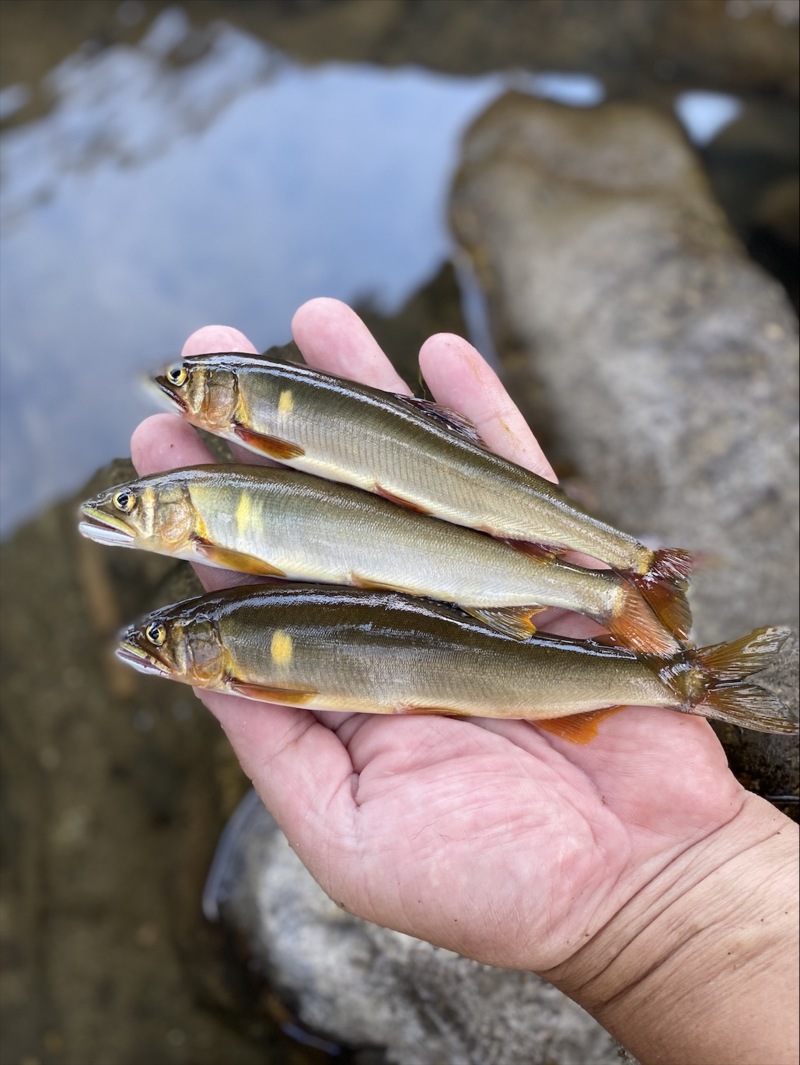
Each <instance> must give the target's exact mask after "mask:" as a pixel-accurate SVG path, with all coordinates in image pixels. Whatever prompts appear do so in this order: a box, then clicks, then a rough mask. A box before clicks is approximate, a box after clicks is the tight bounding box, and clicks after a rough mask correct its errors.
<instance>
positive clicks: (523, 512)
mask: <svg viewBox="0 0 800 1065" xmlns="http://www.w3.org/2000/svg"><path fill="white" fill-rule="evenodd" d="M153 381H154V384H155V386H156V387H157V388H158V389H159V390H160V392H161V393H163V394H164V395H166V396H167V397H168V398H169V400H170V402H171V403H172V404H173V405H174V407H176V408H177V410H178V411H179V412H180V413H181V414H182V415H183V416H184V418H186V419H187V420H188V421H189V422H190V423H191V424H193V425H196V426H198V427H200V428H202V429H205V430H207V431H209V432H211V433H213V434H216V435H218V436H221V437H223V438H225V439H227V440H230V441H233V442H235V443H237V444H241V445H243V446H244V447H245V448H248V449H249V450H251V451H253V452H255V453H256V454H259V455H261V456H262V457H265V458H268V459H270V460H275V461H277V462H279V463H281V464H283V465H287V466H290V467H293V468H295V469H298V470H301V471H304V472H306V473H312V474H316V475H317V476H320V477H324V478H328V479H330V480H333V481H341V482H344V483H346V484H350V485H354V486H355V487H357V488H361V489H363V490H365V491H367V492H373V493H376V494H377V495H379V496H383V497H384V498H386V499H388V500H390V501H391V502H393V503H395V504H398V505H400V506H402V507H406V508H409V509H411V510H416V511H419V512H422V513H425V514H429V515H432V516H433V517H436V518H439V519H441V520H444V521H447V522H450V523H452V524H455V525H463V526H466V527H468V528H472V529H476V530H478V531H480V532H485V533H488V534H489V535H491V536H493V537H496V538H498V539H502V540H507V541H509V542H510V543H512V544H513V545H514V546H515V547H516V548H517V549H518V550H522V551H528V552H531V553H545V554H546V553H548V552H549V553H553V552H556V553H564V552H568V551H578V552H582V553H583V554H585V555H588V556H591V557H592V558H594V559H597V560H599V561H600V562H603V563H605V564H606V565H608V566H609V567H611V568H612V569H614V570H615V571H616V572H617V573H619V574H620V575H622V576H623V577H624V578H625V579H626V580H628V581H629V582H630V583H632V584H633V585H635V586H636V587H637V588H638V589H639V591H640V593H641V594H642V595H643V596H644V598H645V599H646V600H647V602H648V603H649V604H650V606H651V608H652V609H653V610H654V612H655V613H656V614H657V616H658V617H659V619H660V620H661V622H662V624H663V625H664V626H665V627H666V628H668V629H669V630H670V632H672V633H673V634H674V635H675V636H676V638H677V639H678V640H679V641H680V642H681V643H686V642H687V641H688V640H689V634H690V630H691V610H690V607H689V602H688V598H687V596H686V594H685V592H686V587H687V584H688V578H689V576H690V574H691V571H692V567H693V565H694V556H693V555H692V553H691V552H689V551H685V550H680V549H673V548H662V549H659V550H652V549H651V548H649V547H647V546H646V545H644V544H642V543H640V542H639V541H638V540H637V539H636V538H635V537H633V536H630V535H628V534H627V533H624V532H620V531H619V530H618V529H615V528H613V527H612V526H610V525H607V524H605V523H604V522H602V521H600V520H598V519H597V518H594V517H592V516H590V515H589V514H587V513H586V512H585V511H583V510H582V509H580V508H579V507H577V506H576V505H575V504H574V503H573V502H572V501H570V499H569V498H568V497H567V496H566V495H565V494H564V493H563V492H562V491H561V489H560V488H558V487H557V486H556V485H555V484H553V483H552V482H550V481H548V480H546V479H545V478H543V477H539V476H537V475H536V474H535V473H532V472H531V471H530V470H526V469H524V468H523V467H521V466H518V465H516V464H515V463H513V462H511V461H509V460H508V459H505V458H502V457H501V456H500V455H497V454H495V453H494V452H492V451H490V450H489V449H488V448H486V447H485V446H484V445H483V443H482V441H481V440H480V437H479V436H478V433H477V431H476V429H475V427H474V426H472V425H471V424H470V423H469V422H467V421H466V420H465V419H463V418H462V417H461V416H460V415H459V414H456V413H455V412H454V411H451V410H448V409H447V408H444V407H441V406H439V405H437V404H435V403H432V402H430V401H428V400H424V399H418V398H416V397H409V396H404V395H396V394H394V393H389V392H383V391H381V390H380V389H376V388H371V387H369V386H368V385H362V384H357V383H355V382H353V381H348V380H346V379H345V378H342V377H337V376H335V375H333V374H328V373H322V372H320V371H318V370H312V369H310V368H309V367H307V366H302V365H300V364H298V363H294V362H289V361H288V360H284V359H278V358H273V357H269V356H266V355H264V356H258V355H247V354H241V353H231V352H221V353H216V354H207V355H192V356H187V357H184V358H183V359H182V360H181V361H180V362H179V363H177V364H175V365H173V366H170V367H169V368H168V369H167V370H166V371H165V372H164V373H162V374H158V375H156V376H155V377H154V379H153Z"/></svg>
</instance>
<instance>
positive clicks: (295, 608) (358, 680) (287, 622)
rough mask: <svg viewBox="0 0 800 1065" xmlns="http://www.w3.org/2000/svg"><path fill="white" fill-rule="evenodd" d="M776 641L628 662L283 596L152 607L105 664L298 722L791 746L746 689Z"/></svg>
mask: <svg viewBox="0 0 800 1065" xmlns="http://www.w3.org/2000/svg"><path fill="white" fill-rule="evenodd" d="M787 636H788V630H786V629H777V628H765V629H757V630H756V631H755V632H752V633H750V634H749V635H748V636H745V637H743V638H742V639H740V640H737V641H735V642H733V643H729V644H720V645H717V646H714V647H706V648H700V649H697V650H685V651H681V652H679V653H677V654H675V655H671V656H655V655H637V654H635V653H634V652H632V651H626V650H623V649H620V648H609V647H603V646H600V645H597V644H592V643H591V642H589V643H586V642H581V641H578V640H568V639H564V638H560V637H555V636H542V635H536V636H534V637H532V638H531V639H530V640H529V641H527V642H526V643H520V642H519V641H517V640H514V639H513V638H511V637H509V636H507V635H505V634H503V633H500V632H497V631H495V630H492V629H490V628H488V627H486V626H484V625H482V624H480V623H479V622H476V621H473V620H472V619H470V618H467V617H465V616H463V615H461V614H459V613H458V612H457V611H454V610H452V609H450V608H448V607H445V606H443V605H441V604H437V603H431V602H427V601H425V600H420V599H415V598H413V597H410V596H405V595H401V594H400V593H387V592H372V591H365V590H363V589H342V588H323V587H314V586H309V585H288V586H284V587H272V588H263V587H255V588H253V587H249V588H237V589H228V590H226V591H224V592H217V593H213V594H210V595H205V596H201V597H199V598H197V599H192V600H189V601H187V602H184V603H178V604H175V605H173V606H169V607H164V608H163V609H161V610H157V611H155V612H153V613H152V614H150V615H149V616H148V617H147V618H145V619H144V620H143V621H142V622H140V623H139V624H138V625H134V626H132V627H131V628H130V629H128V630H127V631H126V632H125V633H124V634H123V636H122V638H121V642H120V645H119V648H118V651H117V654H118V655H119V657H120V658H121V659H122V660H123V661H125V662H128V663H129V664H130V665H132V666H134V667H135V668H137V669H139V670H140V671H142V672H144V673H150V674H155V675H158V676H163V677H170V678H172V679H173V680H178V681H183V682H184V683H187V684H193V685H195V686H197V687H201V688H206V689H209V690H213V691H220V692H227V693H230V694H235V695H241V696H245V697H246V698H249V699H256V700H263V701H267V702H272V703H280V704H283V705H286V706H298V707H306V708H309V709H328V710H346V711H355V712H362V713H375V714H405V713H433V714H448V715H455V716H463V717H496V718H509V719H526V720H529V721H534V722H539V721H543V722H546V723H549V724H548V725H547V727H549V728H551V729H552V728H553V726H554V725H555V724H556V722H555V719H559V718H569V717H571V716H572V715H581V714H587V713H591V712H597V711H600V712H602V711H605V712H608V711H610V710H611V709H612V708H616V707H620V706H625V705H629V704H635V705H640V706H652V707H667V708H671V709H673V710H677V711H680V712H682V713H687V714H695V715H699V716H701V717H707V718H717V719H719V720H723V721H728V722H731V723H733V724H737V725H741V726H743V727H745V728H752V729H757V730H760V731H763V732H778V733H795V732H797V721H796V720H793V719H792V717H791V716H790V714H789V711H788V710H787V708H786V707H784V706H783V704H782V703H781V702H780V701H779V700H778V699H777V698H776V697H775V696H774V695H772V694H771V693H770V692H768V691H766V690H765V689H763V688H760V687H758V686H756V685H754V684H752V683H749V682H748V678H749V677H750V676H751V675H752V674H753V673H756V672H758V671H760V670H762V669H764V668H766V667H767V666H769V665H770V664H771V663H772V661H773V659H774V658H775V656H776V654H777V653H778V651H779V650H780V647H781V646H782V644H783V642H784V640H785V639H786V638H787ZM566 724H567V726H568V725H569V722H567V723H566ZM579 741H580V740H579Z"/></svg>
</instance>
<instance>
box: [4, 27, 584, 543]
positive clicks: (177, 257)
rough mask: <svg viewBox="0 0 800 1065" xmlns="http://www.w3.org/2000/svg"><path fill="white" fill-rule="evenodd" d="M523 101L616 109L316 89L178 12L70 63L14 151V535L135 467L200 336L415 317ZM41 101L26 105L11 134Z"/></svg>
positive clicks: (461, 87) (255, 334)
mask: <svg viewBox="0 0 800 1065" xmlns="http://www.w3.org/2000/svg"><path fill="white" fill-rule="evenodd" d="M510 83H513V84H516V85H518V86H521V87H524V88H527V89H529V90H530V91H535V92H538V93H540V94H542V95H547V96H551V97H555V98H560V99H563V100H564V101H565V102H569V103H573V104H577V105H588V104H592V103H595V102H597V101H598V100H599V99H600V98H601V97H602V92H601V90H600V88H599V86H598V84H597V82H595V81H594V80H593V79H591V78H586V77H577V76H576V77H568V76H564V75H551V76H549V77H548V76H546V75H544V76H543V75H540V76H537V77H533V76H525V78H524V79H523V78H520V77H517V78H514V77H511V76H502V75H497V76H484V77H474V78H463V77H449V76H444V75H437V74H432V73H430V72H427V71H423V70H420V69H411V68H405V69H400V70H385V69H380V68H376V67H369V66H354V65H349V66H345V65H338V64H329V65H324V66H321V67H316V68H313V69H305V68H303V67H300V66H298V65H297V64H294V63H292V62H290V61H289V60H288V59H286V58H285V57H284V56H282V55H281V54H280V53H278V52H276V51H275V50H273V49H271V48H269V47H268V46H266V45H265V44H263V43H262V42H261V41H259V40H257V39H256V38H255V37H252V36H250V35H248V34H246V33H243V32H241V31H240V30H238V29H235V28H233V27H232V26H229V25H227V24H225V23H223V22H217V23H213V24H211V26H210V27H209V28H207V29H206V30H203V31H202V32H201V31H197V30H193V29H192V28H191V26H190V24H189V22H188V19H187V17H186V15H185V14H184V13H183V12H182V11H181V10H180V9H178V8H170V9H167V10H165V11H164V12H163V13H161V14H160V15H159V16H158V17H157V18H156V19H155V20H154V22H153V23H152V24H151V26H150V27H149V29H148V30H147V32H146V34H145V35H144V37H143V38H142V40H141V42H140V43H139V44H138V45H136V46H135V47H134V46H131V45H115V46H113V47H110V48H107V49H106V50H104V51H100V52H98V53H95V54H87V53H86V52H85V50H81V51H79V52H78V53H77V54H75V55H73V56H71V57H70V58H68V59H67V60H65V61H63V62H62V63H61V64H60V65H59V66H58V67H57V68H56V69H55V70H53V71H52V72H51V74H50V75H49V76H48V85H49V89H50V91H51V92H52V93H53V94H54V95H55V103H54V106H53V107H52V108H51V110H50V111H49V112H48V113H47V114H46V115H45V116H44V117H42V118H40V119H38V120H37V121H34V122H31V123H29V124H27V125H21V124H19V125H16V126H12V127H11V128H10V129H8V130H7V131H6V132H5V133H4V135H3V138H2V153H3V154H2V184H1V186H0V188H1V190H2V213H3V237H2V242H0V271H2V277H3V285H2V294H1V297H0V322H1V323H2V357H3V395H2V409H1V410H0V415H1V417H0V426H1V427H0V434H1V435H0V471H1V472H2V498H1V499H0V516H1V517H0V520H2V530H3V531H4V532H6V533H7V532H8V531H9V530H10V529H11V528H12V527H13V526H14V525H16V524H17V523H18V522H19V521H20V520H21V519H22V518H24V517H26V516H28V515H29V514H30V513H32V512H33V511H34V510H35V509H36V508H38V507H39V506H40V505H41V504H42V503H43V502H45V501H48V500H50V499H51V498H54V497H56V496H60V495H63V494H65V493H67V492H68V491H70V490H72V489H73V488H74V487H76V486H77V485H78V484H80V483H81V482H83V481H84V480H85V479H86V477H87V476H89V475H90V474H91V473H92V471H93V470H94V469H96V468H97V466H98V465H101V464H102V463H104V462H105V461H107V460H108V459H109V458H111V457H113V456H114V455H118V454H125V453H126V452H127V450H128V439H129V434H130V431H131V429H132V428H133V426H134V425H135V424H136V422H137V421H138V419H139V418H141V417H142V416H143V415H145V414H147V413H148V412H149V411H150V410H151V409H152V407H151V403H150V401H149V399H148V398H147V397H146V396H145V395H144V394H141V393H140V392H139V390H138V389H137V388H135V387H134V386H133V382H134V380H135V378H136V377H137V376H138V375H139V374H140V372H141V371H143V370H145V369H148V368H151V367H154V366H157V365H159V364H160V363H161V362H162V361H163V360H164V359H168V358H171V357H172V356H174V354H175V353H176V351H177V350H178V348H179V346H180V344H181V342H182V341H183V339H184V337H185V336H186V335H187V334H188V333H189V332H191V331H192V330H193V329H196V328H197V327H198V326H200V325H202V324H205V323H209V322H228V323H231V324H235V325H237V326H238V327H239V328H241V329H243V330H244V331H245V332H247V333H248V334H249V335H250V336H251V337H252V339H253V341H254V342H255V343H256V344H258V345H261V346H267V345H269V344H272V343H279V342H283V341H285V340H286V339H288V334H289V322H290V319H291V315H292V313H293V311H294V310H295V309H296V307H297V306H298V305H299V304H300V303H302V302H303V301H304V300H306V299H308V298H310V297H312V296H315V295H321V294H325V295H332V296H338V297H340V298H343V299H347V300H351V301H352V300H354V299H356V298H370V299H371V300H372V301H373V302H374V303H375V304H376V305H377V306H378V307H380V308H381V309H382V310H386V311H391V310H392V309H394V308H395V307H397V306H398V305H399V304H400V303H401V302H402V301H403V300H404V299H405V298H406V297H407V296H408V295H409V293H411V292H412V291H413V290H414V289H415V288H416V287H417V286H418V285H419V284H420V282H421V281H423V280H424V279H425V278H426V277H427V276H429V275H430V274H432V273H433V272H434V271H435V270H436V268H437V267H438V265H439V263H440V262H441V261H442V260H443V259H445V258H446V257H447V256H448V253H449V242H448V236H447V231H446V226H445V212H444V201H445V196H446V193H447V187H448V180H449V177H450V174H451V171H452V169H453V166H454V164H455V161H456V153H457V147H458V138H459V134H460V133H461V131H462V130H463V129H464V127H465V125H466V124H467V123H468V122H469V121H470V120H471V119H472V118H473V117H474V116H475V115H476V114H477V113H478V112H479V111H480V110H481V109H482V108H483V107H485V106H486V104H487V103H488V101H489V100H490V99H491V98H492V97H494V96H495V95H497V94H498V93H499V92H501V91H502V90H503V89H504V88H506V87H507V86H508V85H509V84H510ZM25 99H26V93H25V87H24V86H17V87H14V86H11V87H10V88H7V89H6V90H5V93H4V97H3V101H2V102H3V108H4V110H5V112H6V114H13V112H14V110H15V109H16V108H17V107H20V106H23V105H24V102H25Z"/></svg>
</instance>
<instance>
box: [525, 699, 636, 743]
mask: <svg viewBox="0 0 800 1065" xmlns="http://www.w3.org/2000/svg"><path fill="white" fill-rule="evenodd" d="M624 709H625V707H624V706H606V707H604V708H603V709H602V710H589V711H588V712H587V713H585V714H572V715H570V717H551V718H548V719H546V720H544V721H534V722H533V724H534V725H536V727H537V728H540V729H542V730H543V731H544V732H549V733H550V734H551V735H553V736H559V737H560V738H561V739H562V740H569V741H570V743H580V744H584V743H589V742H590V740H593V739H594V738H595V736H596V735H597V733H598V728H599V725H600V722H601V721H603V720H605V718H607V717H610V716H611V715H612V714H616V713H618V712H619V711H620V710H624Z"/></svg>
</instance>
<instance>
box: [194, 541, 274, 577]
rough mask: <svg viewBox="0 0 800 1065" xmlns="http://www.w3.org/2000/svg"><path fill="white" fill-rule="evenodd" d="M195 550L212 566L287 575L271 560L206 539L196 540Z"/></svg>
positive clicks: (263, 573)
mask: <svg viewBox="0 0 800 1065" xmlns="http://www.w3.org/2000/svg"><path fill="white" fill-rule="evenodd" d="M195 551H196V552H197V554H198V555H199V556H200V557H201V558H202V560H203V561H204V562H206V563H207V564H208V565H210V566H218V567H219V568H220V569H232V570H236V571H237V572H239V573H253V574H257V575H259V576H262V577H285V576H286V574H285V573H284V571H283V570H282V569H278V567H277V566H271V565H270V564H269V562H265V561H264V560H263V559H260V558H256V557H255V556H254V555H248V554H246V553H245V552H244V551H232V550H231V549H230V548H227V547H218V546H217V545H216V544H211V543H208V542H207V541H205V540H201V539H197V540H195Z"/></svg>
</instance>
